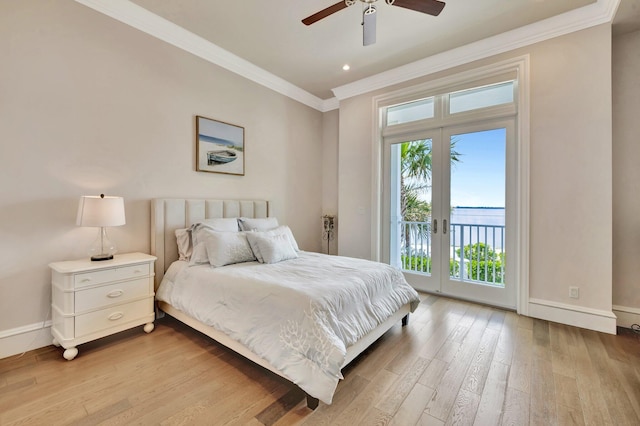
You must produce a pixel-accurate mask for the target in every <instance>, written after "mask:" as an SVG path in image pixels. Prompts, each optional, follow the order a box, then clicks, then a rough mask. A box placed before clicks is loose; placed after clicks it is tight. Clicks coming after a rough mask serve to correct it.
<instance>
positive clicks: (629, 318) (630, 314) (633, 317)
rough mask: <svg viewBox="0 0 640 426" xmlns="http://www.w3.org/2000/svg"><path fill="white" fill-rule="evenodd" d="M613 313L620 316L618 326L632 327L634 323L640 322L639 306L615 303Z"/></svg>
mask: <svg viewBox="0 0 640 426" xmlns="http://www.w3.org/2000/svg"><path fill="white" fill-rule="evenodd" d="M613 313H615V314H616V316H617V317H618V327H624V328H631V326H632V325H633V324H640V309H638V308H629V307H627V306H620V305H613Z"/></svg>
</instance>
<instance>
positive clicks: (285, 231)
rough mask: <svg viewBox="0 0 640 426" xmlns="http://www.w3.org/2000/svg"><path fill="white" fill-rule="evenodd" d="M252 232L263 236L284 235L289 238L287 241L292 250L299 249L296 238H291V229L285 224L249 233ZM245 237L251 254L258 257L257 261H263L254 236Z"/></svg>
mask: <svg viewBox="0 0 640 426" xmlns="http://www.w3.org/2000/svg"><path fill="white" fill-rule="evenodd" d="M253 234H257V235H260V236H265V237H274V236H277V235H284V236H286V237H287V238H288V239H289V243H290V244H291V247H292V248H293V250H294V251H296V252H297V251H300V249H299V248H298V243H297V242H296V239H295V238H293V233H292V232H291V229H289V227H288V226H286V225H282V226H279V227H277V228H276V229H272V230H271V231H263V232H254V233H251V235H253ZM247 239H248V240H249V245H250V246H251V250H253V254H254V255H255V256H256V259H258V262H260V263H265V262H264V257H263V255H262V252H261V251H260V246H258V244H257V243H256V242H255V241H257V240H256V239H254V238H251V237H250V236H249V235H247Z"/></svg>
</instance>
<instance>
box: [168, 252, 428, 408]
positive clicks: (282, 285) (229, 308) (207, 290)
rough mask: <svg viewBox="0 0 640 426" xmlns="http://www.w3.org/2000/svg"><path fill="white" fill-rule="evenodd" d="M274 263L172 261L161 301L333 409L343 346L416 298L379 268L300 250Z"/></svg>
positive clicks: (396, 276)
mask: <svg viewBox="0 0 640 426" xmlns="http://www.w3.org/2000/svg"><path fill="white" fill-rule="evenodd" d="M299 254H300V256H299V257H298V258H297V259H292V260H287V261H284V262H279V263H275V264H260V263H257V262H248V263H242V264H236V265H229V266H224V267H221V268H212V267H211V266H209V265H200V266H192V267H189V266H187V263H186V262H181V261H178V262H175V263H174V264H172V265H171V267H170V268H169V270H168V271H167V273H166V275H165V277H164V279H163V280H162V283H161V284H160V287H159V288H158V291H157V296H156V298H157V299H158V300H161V301H165V302H168V303H169V304H170V305H172V306H173V307H175V308H177V309H178V310H180V311H182V312H184V313H186V314H187V315H189V316H191V317H193V318H195V319H197V320H199V321H200V322H203V323H205V324H207V325H209V326H211V327H214V328H216V329H217V330H219V331H222V332H224V333H225V334H227V335H228V336H230V337H231V338H232V339H234V340H237V341H239V342H241V343H242V344H244V345H245V346H246V347H248V348H249V349H250V350H251V351H252V352H254V353H255V354H257V355H258V356H260V357H261V358H263V359H265V360H267V361H269V362H270V363H271V364H272V365H273V366H274V367H276V368H277V369H278V370H280V372H282V373H283V374H284V375H285V376H286V377H287V378H288V379H289V380H291V381H292V382H294V383H296V384H297V385H298V386H300V388H302V389H303V390H304V391H305V392H307V393H308V394H309V395H311V396H313V397H315V398H318V399H320V400H321V401H323V402H325V403H327V404H330V403H331V400H332V397H333V393H334V392H335V388H336V386H337V384H338V380H339V379H341V378H342V374H341V372H340V369H341V368H342V366H343V364H344V361H345V355H346V348H347V347H349V346H350V345H352V344H353V343H355V342H356V341H357V340H358V339H360V338H361V337H363V336H364V335H366V334H367V333H368V332H369V331H371V330H372V329H374V328H375V327H376V326H378V325H379V324H380V323H381V322H383V321H384V320H385V319H386V318H388V317H389V316H390V315H391V314H393V313H394V312H395V311H397V310H398V308H400V307H401V306H402V305H405V304H407V303H411V310H412V311H413V310H415V308H416V307H417V305H418V303H419V299H418V294H417V293H416V291H415V290H414V289H413V288H411V287H410V286H409V284H407V282H406V281H405V279H404V277H403V275H402V273H401V272H399V271H398V270H396V269H394V268H392V267H390V266H389V265H385V264H382V263H377V262H371V261H367V260H362V259H354V258H347V257H339V256H327V255H323V254H318V253H309V252H300V253H299Z"/></svg>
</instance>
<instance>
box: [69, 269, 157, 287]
mask: <svg viewBox="0 0 640 426" xmlns="http://www.w3.org/2000/svg"><path fill="white" fill-rule="evenodd" d="M148 275H149V263H144V264H140V265H132V266H123V267H121V268H112V269H104V270H101V271H92V272H85V273H83V274H76V275H74V277H73V282H74V287H75V288H82V287H88V286H92V285H96V284H102V283H108V282H111V281H119V280H126V279H131V278H136V277H145V276H148Z"/></svg>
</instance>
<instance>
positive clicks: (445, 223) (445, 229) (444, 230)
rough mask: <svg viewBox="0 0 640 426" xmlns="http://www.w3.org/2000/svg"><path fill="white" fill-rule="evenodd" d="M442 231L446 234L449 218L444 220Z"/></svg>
mask: <svg viewBox="0 0 640 426" xmlns="http://www.w3.org/2000/svg"><path fill="white" fill-rule="evenodd" d="M442 233H443V234H446V233H447V219H444V220H443V221H442Z"/></svg>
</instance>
